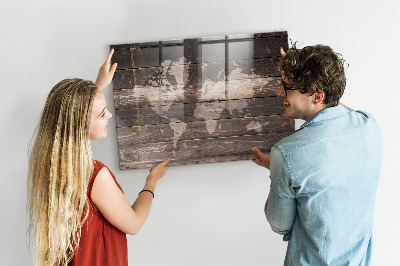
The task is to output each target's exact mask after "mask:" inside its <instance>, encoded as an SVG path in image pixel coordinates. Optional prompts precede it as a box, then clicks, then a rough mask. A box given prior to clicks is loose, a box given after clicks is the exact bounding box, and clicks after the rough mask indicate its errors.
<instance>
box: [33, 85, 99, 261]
mask: <svg viewBox="0 0 400 266" xmlns="http://www.w3.org/2000/svg"><path fill="white" fill-rule="evenodd" d="M96 90H97V88H96V85H95V84H94V83H93V82H91V81H85V80H81V79H66V80H63V81H61V82H59V83H58V84H57V85H55V86H54V88H53V89H52V90H51V92H50V93H49V95H48V97H47V100H46V104H45V107H44V109H43V113H42V116H41V119H40V122H39V125H38V128H37V129H36V137H35V141H34V144H33V147H32V150H31V153H30V160H29V173H28V209H29V216H30V224H29V230H28V231H29V233H30V235H31V237H32V241H33V246H34V251H35V252H34V253H35V254H34V261H35V265H67V264H68V262H69V261H70V260H71V259H72V257H73V255H74V250H75V248H76V247H77V246H78V244H79V241H80V235H81V234H80V233H81V228H82V225H83V223H84V222H85V220H86V218H87V213H88V212H87V210H88V201H87V187H88V183H89V180H90V178H91V175H92V173H93V161H92V160H93V159H92V154H91V148H90V121H91V113H92V107H93V101H94V96H95V94H96Z"/></svg>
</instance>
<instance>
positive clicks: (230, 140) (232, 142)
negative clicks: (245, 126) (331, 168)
mask: <svg viewBox="0 0 400 266" xmlns="http://www.w3.org/2000/svg"><path fill="white" fill-rule="evenodd" d="M280 138H282V136H281V134H280V133H272V134H267V135H264V134H261V135H253V136H237V137H227V138H223V137H221V138H213V139H208V140H207V141H204V140H201V139H200V140H197V139H195V140H187V141H177V142H175V143H171V142H159V143H146V144H135V145H123V146H119V157H120V166H122V168H124V166H126V165H129V166H130V167H132V168H137V167H138V165H141V164H146V167H152V166H154V165H156V164H157V163H159V162H161V161H162V160H164V159H165V158H168V157H170V158H171V159H172V162H171V165H174V164H182V163H185V164H188V163H195V162H204V161H205V162H216V161H220V160H218V158H220V157H225V156H229V157H230V158H231V159H234V158H238V159H240V158H242V157H243V156H244V155H246V157H248V156H249V155H251V152H250V149H251V147H259V148H260V149H261V150H262V151H264V152H267V151H270V150H271V147H272V146H273V145H274V143H275V142H276V141H278V140H279V139H280ZM182 158H184V159H185V160H182ZM253 158H254V157H253ZM135 163H138V165H135Z"/></svg>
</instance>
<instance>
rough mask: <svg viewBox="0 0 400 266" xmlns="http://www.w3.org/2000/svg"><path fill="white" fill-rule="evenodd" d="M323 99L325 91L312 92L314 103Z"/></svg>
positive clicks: (321, 101)
mask: <svg viewBox="0 0 400 266" xmlns="http://www.w3.org/2000/svg"><path fill="white" fill-rule="evenodd" d="M324 99H325V93H323V92H316V93H314V94H313V103H314V104H318V103H323V101H324Z"/></svg>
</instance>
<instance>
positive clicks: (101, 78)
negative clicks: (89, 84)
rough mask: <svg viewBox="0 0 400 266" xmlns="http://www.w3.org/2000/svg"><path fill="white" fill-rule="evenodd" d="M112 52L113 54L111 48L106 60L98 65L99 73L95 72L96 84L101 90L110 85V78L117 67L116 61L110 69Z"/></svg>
mask: <svg viewBox="0 0 400 266" xmlns="http://www.w3.org/2000/svg"><path fill="white" fill-rule="evenodd" d="M113 54H114V49H111V51H110V53H109V54H108V56H107V59H106V61H105V62H104V64H103V65H102V66H101V67H100V70H99V74H97V79H96V86H97V88H98V89H99V90H103V89H104V88H105V87H107V86H108V85H110V83H111V81H112V78H113V76H114V72H115V69H117V63H114V64H113V65H112V66H111V69H110V64H111V57H112V55H113Z"/></svg>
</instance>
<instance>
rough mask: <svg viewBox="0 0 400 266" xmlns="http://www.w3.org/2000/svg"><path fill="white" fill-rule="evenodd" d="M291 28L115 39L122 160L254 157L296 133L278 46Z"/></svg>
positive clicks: (133, 163) (148, 162)
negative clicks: (286, 107) (287, 109)
mask: <svg viewBox="0 0 400 266" xmlns="http://www.w3.org/2000/svg"><path fill="white" fill-rule="evenodd" d="M280 47H283V49H284V50H287V48H288V36H287V32H272V33H257V34H241V35H226V36H213V37H205V38H195V39H184V40H171V41H159V42H146V43H133V44H122V45H111V46H110V48H113V49H115V52H114V55H113V58H112V63H115V62H116V63H118V67H117V70H116V72H115V75H114V79H113V92H114V101H115V102H114V103H115V117H116V126H117V140H118V153H119V165H120V168H121V169H126V168H143V167H153V166H154V165H156V164H158V163H159V162H161V161H162V160H164V159H166V158H168V157H171V159H172V160H171V163H170V164H171V165H180V164H193V163H208V162H222V161H233V160H245V159H250V158H254V156H253V155H252V153H251V151H250V149H251V147H253V146H255V147H258V148H260V149H261V151H263V152H268V151H270V149H271V147H272V146H273V144H274V143H275V142H277V141H278V140H280V139H281V138H282V137H284V136H285V135H287V134H288V133H290V132H291V131H292V130H293V128H292V126H291V124H292V123H291V122H292V121H290V120H288V119H286V118H284V117H283V115H282V114H283V99H282V98H281V97H277V95H276V91H277V90H278V88H279V86H280V76H281V75H280V71H279V61H280V53H279V48H280Z"/></svg>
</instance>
